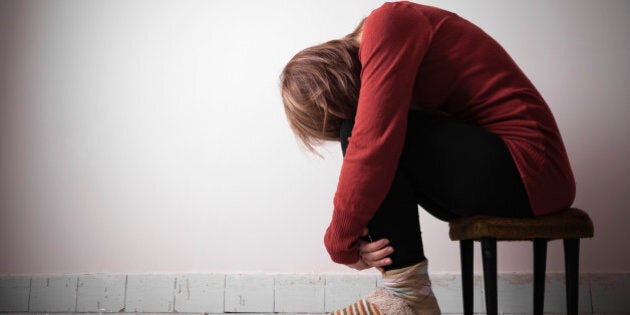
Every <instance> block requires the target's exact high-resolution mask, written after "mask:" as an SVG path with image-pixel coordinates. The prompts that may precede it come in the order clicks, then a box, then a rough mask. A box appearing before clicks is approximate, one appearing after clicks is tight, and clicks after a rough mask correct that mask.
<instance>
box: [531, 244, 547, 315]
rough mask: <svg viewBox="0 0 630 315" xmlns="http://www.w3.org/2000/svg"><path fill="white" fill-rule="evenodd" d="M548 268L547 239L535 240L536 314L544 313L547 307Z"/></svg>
mask: <svg viewBox="0 0 630 315" xmlns="http://www.w3.org/2000/svg"><path fill="white" fill-rule="evenodd" d="M546 268H547V240H546V239H540V238H537V239H535V240H534V315H542V314H543V310H544V308H545V273H546Z"/></svg>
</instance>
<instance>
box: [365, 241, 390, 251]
mask: <svg viewBox="0 0 630 315" xmlns="http://www.w3.org/2000/svg"><path fill="white" fill-rule="evenodd" d="M388 244H389V240H388V239H386V238H383V239H380V240H378V241H376V242H363V243H361V245H360V251H361V253H371V252H375V251H378V250H380V249H383V248H384V247H385V246H387V245H388Z"/></svg>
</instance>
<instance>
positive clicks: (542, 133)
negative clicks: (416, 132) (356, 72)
mask: <svg viewBox="0 0 630 315" xmlns="http://www.w3.org/2000/svg"><path fill="white" fill-rule="evenodd" d="M359 59H360V60H361V64H362V67H363V68H362V71H361V90H360V93H359V103H358V108H357V114H356V118H355V125H354V129H353V130H352V137H351V138H350V139H351V141H350V142H349V145H348V148H347V151H346V155H345V157H344V160H343V165H342V168H341V174H340V176H339V183H338V186H337V192H336V194H335V197H334V212H333V217H332V221H331V223H330V226H329V227H328V229H327V231H326V236H325V245H326V248H327V250H328V252H329V254H330V256H331V258H332V260H333V261H335V262H338V263H342V264H351V263H355V262H357V261H358V259H359V255H358V245H357V239H358V238H359V237H360V236H361V231H362V230H363V228H364V227H366V226H367V223H368V222H369V221H370V219H372V217H373V216H374V214H375V212H376V211H377V210H378V208H379V206H380V204H381V202H382V201H383V200H384V199H385V196H386V194H387V192H388V191H389V188H390V186H391V183H392V181H393V178H394V173H395V170H396V168H397V165H398V160H399V158H400V154H401V151H402V147H403V143H404V139H405V134H406V128H407V114H408V112H409V110H412V109H425V110H432V111H437V112H441V113H443V114H446V115H448V116H450V117H451V118H452V119H456V120H458V121H462V122H465V123H469V124H473V125H477V126H480V127H482V128H485V129H486V130H489V131H491V132H493V133H495V134H497V135H499V136H500V137H501V138H502V139H503V140H504V141H505V143H506V145H507V147H508V149H509V151H510V153H511V154H512V157H513V158H514V161H515V163H516V165H517V167H518V170H519V172H520V175H521V177H522V179H523V182H524V184H525V188H526V190H527V193H528V196H529V200H530V204H531V206H532V209H533V211H534V213H535V214H536V215H544V214H549V213H553V212H555V211H559V210H561V209H563V208H566V207H568V206H570V205H571V203H572V202H573V199H574V196H575V182H574V179H573V174H572V172H571V167H570V165H569V160H568V158H567V154H566V150H565V148H564V144H563V143H562V139H561V137H560V132H559V131H558V127H557V126H556V122H555V120H554V118H553V116H552V113H551V111H550V110H549V107H548V106H547V104H546V103H545V101H544V100H543V98H542V96H541V95H540V93H539V92H538V91H537V90H536V88H535V87H534V86H533V85H532V83H531V82H530V81H529V79H528V78H527V77H526V76H525V75H524V74H523V72H522V71H521V70H520V68H519V67H518V66H517V65H516V64H515V63H514V61H513V60H512V59H511V58H510V56H509V55H508V54H507V52H506V51H505V50H504V49H503V48H502V47H501V46H500V45H499V44H498V43H497V42H496V41H495V40H494V39H492V38H491V37H490V36H489V35H488V34H486V33H485V32H483V31H482V30H481V29H479V28H478V27H477V26H475V25H473V24H472V23H470V22H468V21H467V20H465V19H463V18H461V17H459V16H458V15H456V14H454V13H451V12H448V11H444V10H441V9H438V8H434V7H430V6H424V5H420V4H415V3H410V2H394V3H385V4H383V5H382V6H381V7H380V8H378V9H376V10H374V11H372V13H371V14H370V15H369V16H368V17H367V19H366V21H365V25H364V28H363V35H362V39H361V45H360V48H359Z"/></svg>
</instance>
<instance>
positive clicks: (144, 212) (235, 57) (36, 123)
mask: <svg viewBox="0 0 630 315" xmlns="http://www.w3.org/2000/svg"><path fill="white" fill-rule="evenodd" d="M381 3H382V2H381V1H375V0H371V1H365V0H352V1H350V0H348V1H336V0H326V1H321V0H317V1H316V0H311V1H306V0H300V1H289V0H286V1H280V0H269V1H253V0H252V1H238V2H236V1H166V0H157V1H139V0H131V1H79V0H77V1H3V2H1V3H0V274H16V275H17V274H67V273H72V274H77V273H175V272H228V273H231V272H270V273H272V272H299V273H303V272H306V273H310V272H352V271H351V270H349V269H347V268H346V267H345V266H339V265H335V264H334V263H332V262H330V260H329V257H328V255H327V253H326V252H325V249H324V247H323V244H322V240H323V233H324V231H325V228H326V227H327V225H328V223H329V220H330V217H331V213H332V196H333V194H334V191H335V188H336V180H337V176H338V172H339V168H340V165H341V154H340V150H339V147H338V144H336V143H331V144H329V145H327V146H325V147H324V148H323V149H322V153H323V154H324V156H325V159H323V160H322V159H320V158H317V157H315V156H312V155H309V154H308V153H307V152H306V151H304V150H302V149H300V147H299V146H298V145H297V142H296V140H295V138H294V137H293V135H292V134H291V131H290V129H289V127H288V124H287V122H286V118H285V116H284V112H283V109H282V104H281V99H280V95H279V88H278V82H279V81H278V76H279V74H280V71H281V70H282V68H283V66H284V65H285V64H286V62H287V61H288V60H289V59H290V58H291V57H292V56H293V55H294V54H295V53H297V52H298V51H299V50H301V49H303V48H306V47H307V46H310V45H314V44H318V43H321V42H324V41H327V40H330V39H333V38H338V37H341V36H343V35H345V34H347V33H349V32H350V31H352V29H353V28H354V27H355V26H356V24H357V23H358V22H359V21H360V20H361V19H362V18H363V17H365V16H367V15H368V14H369V13H370V11H371V10H373V9H374V8H376V7H378V6H380V4H381ZM424 3H425V4H430V5H435V6H439V7H442V8H445V9H448V10H451V11H454V12H456V13H458V14H459V15H461V16H463V17H465V18H467V19H468V20H470V21H472V22H474V23H476V24H477V25H479V26H481V27H482V28H483V29H484V30H486V31H487V32H488V33H489V34H490V35H492V36H493V37H494V38H495V39H497V40H498V41H499V42H500V43H501V44H502V45H503V46H504V47H505V48H506V49H507V50H508V52H509V53H511V55H512V56H513V58H514V59H515V60H516V61H517V63H518V64H519V65H520V66H521V67H522V69H523V70H524V71H525V73H526V74H527V75H528V76H529V78H530V79H531V80H532V81H533V82H534V84H535V85H536V86H537V87H538V88H539V90H540V91H541V93H542V94H543V96H544V97H545V99H546V100H547V101H548V103H549V104H550V107H551V109H552V111H553V112H554V114H555V116H556V119H557V122H558V125H559V127H560V129H561V132H562V134H563V136H564V139H565V144H566V147H567V149H568V152H569V157H570V160H571V163H572V166H573V169H574V173H575V176H576V180H577V185H578V187H577V189H578V190H577V199H576V201H575V206H577V207H580V208H583V209H585V210H587V211H588V212H589V213H590V214H591V216H592V218H593V220H594V222H595V229H596V232H595V233H596V236H595V238H593V239H591V240H585V241H583V243H582V252H581V257H582V264H581V271H582V272H628V271H630V245H628V244H629V243H628V242H627V239H628V236H629V233H628V230H629V227H628V225H629V223H630V222H629V220H628V214H627V213H628V209H630V202H629V197H628V193H629V190H628V186H630V169H629V163H628V161H629V160H630V146H629V145H628V144H629V143H628V136H629V135H630V133H629V131H630V129H629V127H628V118H629V114H630V109H629V108H630V106H629V105H630V104H629V101H628V100H630V84H629V83H630V80H629V79H630V67H629V65H628V57H630V54H629V53H630V33H629V32H628V30H630V2H628V1H623V0H619V1H583V0H580V1H576V0H557V1H547V0H545V1H542V0H537V1H503V0H483V1H474V2H472V1H426V2H424ZM421 221H422V229H423V236H424V243H425V247H426V252H427V255H428V257H429V259H430V264H431V267H430V268H431V272H459V250H458V246H457V243H454V242H451V241H449V239H448V236H447V234H448V233H447V231H448V229H447V225H446V223H444V222H440V221H437V220H435V219H433V218H431V217H430V216H429V215H428V214H427V213H425V212H423V211H421ZM499 252H500V254H499V271H501V272H506V271H522V272H528V271H529V270H531V269H530V268H531V260H532V255H531V248H530V246H529V244H525V243H512V244H501V245H500V247H499ZM477 256H479V255H478V254H477ZM549 257H550V261H549V264H548V268H549V270H551V271H558V270H562V268H563V265H562V262H563V261H562V257H563V256H562V250H561V247H560V242H554V243H552V245H551V246H550V249H549ZM476 266H477V268H479V267H480V264H479V262H477V264H476ZM477 270H479V269H477Z"/></svg>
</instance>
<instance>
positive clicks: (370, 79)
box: [325, 2, 432, 264]
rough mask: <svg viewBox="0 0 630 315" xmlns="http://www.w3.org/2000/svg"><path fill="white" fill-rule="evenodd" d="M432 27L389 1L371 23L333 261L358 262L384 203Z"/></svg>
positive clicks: (336, 216)
mask: <svg viewBox="0 0 630 315" xmlns="http://www.w3.org/2000/svg"><path fill="white" fill-rule="evenodd" d="M431 36H432V26H431V24H430V23H429V21H428V20H427V18H426V17H425V16H424V15H423V14H422V12H421V11H420V10H419V9H418V8H417V7H415V6H413V5H412V4H410V3H405V2H398V3H386V4H384V5H383V6H381V7H380V8H378V9H376V10H374V11H373V12H372V13H371V14H370V16H369V17H368V18H367V19H366V22H365V26H364V29H363V35H362V39H361V46H360V49H359V58H360V60H361V64H362V70H361V90H360V93H359V103H358V108H357V114H356V117H355V125H354V129H353V130H352V136H351V137H350V139H349V145H348V148H347V151H346V155H345V157H344V161H343V165H342V168H341V174H340V176H339V182H338V186H337V192H336V194H335V198H334V206H335V208H334V211H333V217H332V221H331V224H330V226H329V227H328V229H327V231H326V236H325V245H326V248H327V250H328V252H329V254H330V256H331V258H332V260H333V261H335V262H338V263H342V264H353V263H356V262H357V261H358V260H359V253H358V245H359V244H358V239H359V237H360V236H361V233H362V231H363V229H364V228H365V227H366V226H367V223H368V222H369V221H370V220H371V219H372V217H373V216H374V214H375V213H376V211H377V210H378V208H379V206H380V204H381V202H382V201H383V200H384V198H385V196H386V194H387V192H388V191H389V188H390V186H391V183H392V181H393V178H394V173H395V171H396V168H397V166H398V160H399V158H400V154H401V151H402V147H403V144H404V140H405V134H406V130H407V114H408V112H409V108H410V104H411V99H412V95H413V88H414V83H415V78H416V74H417V71H418V67H419V66H420V62H421V61H422V58H423V56H424V54H425V53H426V50H427V48H428V46H429V43H430V41H431Z"/></svg>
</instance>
